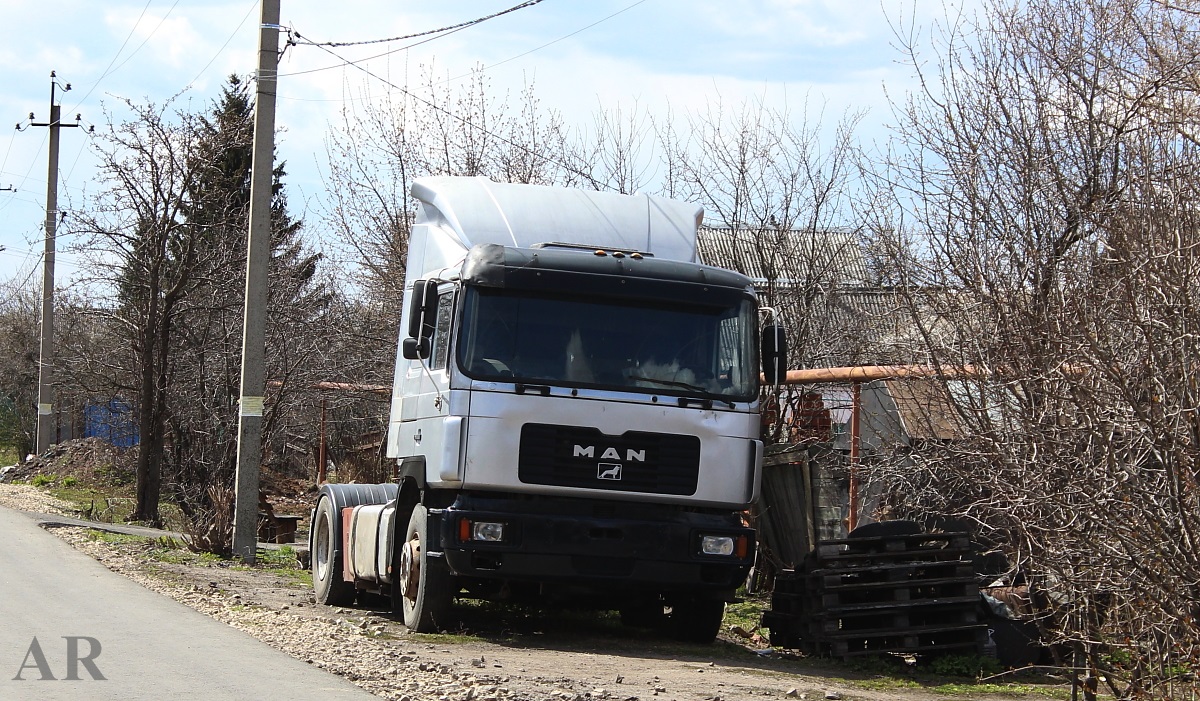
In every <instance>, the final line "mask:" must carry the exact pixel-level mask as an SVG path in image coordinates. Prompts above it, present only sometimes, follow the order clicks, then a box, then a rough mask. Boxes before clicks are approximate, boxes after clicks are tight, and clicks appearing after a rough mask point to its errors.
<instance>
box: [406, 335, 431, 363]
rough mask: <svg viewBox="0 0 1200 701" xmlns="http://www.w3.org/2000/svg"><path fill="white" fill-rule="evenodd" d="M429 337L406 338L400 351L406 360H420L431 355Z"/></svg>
mask: <svg viewBox="0 0 1200 701" xmlns="http://www.w3.org/2000/svg"><path fill="white" fill-rule="evenodd" d="M429 352H430V348H429V339H428V338H406V339H404V342H403V343H401V344H400V353H401V354H402V355H403V356H404V357H405V359H406V360H418V359H421V358H428V357H429Z"/></svg>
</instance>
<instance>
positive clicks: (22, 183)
mask: <svg viewBox="0 0 1200 701" xmlns="http://www.w3.org/2000/svg"><path fill="white" fill-rule="evenodd" d="M49 138H50V136H49V134H43V135H42V143H41V144H39V145H38V149H37V152H36V153H35V154H34V158H33V160H31V161H30V162H29V168H28V169H26V171H25V175H22V176H21V180H20V187H25V183H26V182H27V181H28V180H29V174H30V173H32V172H33V167H34V166H35V165H37V157H38V156H40V155H42V147H43V146H45V145H46V140H47V139H49ZM10 202H12V198H10V199H7V200H5V201H4V202H3V203H0V212H2V211H4V209H5V208H7V207H8V205H9V203H10Z"/></svg>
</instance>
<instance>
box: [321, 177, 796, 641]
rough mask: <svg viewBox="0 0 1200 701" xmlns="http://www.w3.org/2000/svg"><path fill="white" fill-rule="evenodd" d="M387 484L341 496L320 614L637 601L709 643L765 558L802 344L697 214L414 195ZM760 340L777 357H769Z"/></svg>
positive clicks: (579, 194)
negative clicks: (702, 238) (763, 303)
mask: <svg viewBox="0 0 1200 701" xmlns="http://www.w3.org/2000/svg"><path fill="white" fill-rule="evenodd" d="M412 194H413V197H414V198H415V199H416V200H417V201H418V202H419V203H420V210H419V213H418V216H417V219H416V222H415V224H414V225H413V227H412V231H411V236H410V239H409V244H408V245H409V250H408V263H407V271H406V273H407V277H406V281H405V291H404V302H403V312H402V318H401V324H400V328H401V332H400V344H399V349H398V353H397V359H396V374H395V381H394V386H393V390H392V400H391V411H390V418H389V423H388V436H387V456H388V458H390V459H394V460H395V461H396V462H395V465H396V467H395V481H394V482H392V483H388V484H376V485H362V484H326V485H324V486H322V487H321V490H320V494H319V496H318V500H317V504H316V507H315V509H314V510H313V514H312V528H311V530H310V536H309V545H310V548H311V551H310V552H311V559H312V569H313V587H314V589H315V592H316V598H317V600H318V601H320V602H322V603H326V604H332V605H348V604H350V603H352V602H353V600H354V599H355V596H356V595H357V594H359V593H362V592H370V593H374V594H383V595H385V596H388V597H390V598H391V601H392V605H393V608H394V610H395V611H396V612H397V614H401V615H403V619H404V623H405V625H406V626H407V627H408V628H410V629H412V630H414V631H418V632H429V631H434V630H437V629H438V628H439V626H444V625H445V624H446V622H447V620H448V619H447V616H448V615H449V612H450V607H451V605H452V602H453V600H454V599H455V598H456V597H474V598H482V599H508V600H533V601H537V602H541V603H557V604H563V605H579V606H586V607H591V608H597V609H605V610H619V611H620V612H621V614H622V619H623V620H624V621H625V622H627V623H629V624H631V625H649V624H652V623H662V624H665V625H668V626H669V627H670V628H671V629H672V630H673V631H674V633H675V634H676V635H677V636H678V637H680V638H682V639H686V640H692V641H702V642H708V641H711V640H712V639H713V638H714V637H715V635H716V633H717V631H718V629H719V628H720V624H721V618H722V615H723V613H724V606H725V603H726V602H727V601H731V600H733V597H734V594H735V592H736V590H737V587H738V586H739V585H740V584H741V583H742V582H743V580H744V579H745V577H746V575H747V572H748V571H749V569H750V567H751V565H752V563H753V558H754V553H755V534H754V530H753V529H752V528H750V527H748V526H747V523H746V520H745V519H744V517H743V512H744V510H746V509H748V508H749V507H750V505H751V504H752V503H753V502H754V501H755V500H756V499H757V496H758V492H759V481H760V470H761V464H762V450H763V444H762V441H761V440H760V424H759V411H758V409H759V393H760V382H761V380H760V370H761V371H762V372H763V373H764V375H765V376H766V377H767V378H768V380H769V381H777V378H778V377H779V374H780V373H781V372H782V371H783V367H784V365H783V363H784V357H783V356H784V355H785V354H786V350H785V345H786V344H785V343H783V341H782V334H781V333H780V332H779V331H778V328H777V327H776V326H773V325H772V326H767V327H765V328H763V330H762V334H761V336H760V332H759V327H760V323H759V322H760V313H766V312H767V311H768V310H762V309H759V307H758V303H757V298H756V295H755V291H754V288H753V286H752V284H751V280H750V279H748V278H746V277H744V276H742V275H739V274H737V273H734V272H731V271H728V270H723V269H720V268H714V267H709V266H705V265H700V264H698V263H697V251H696V238H697V236H696V234H697V229H698V227H699V225H700V221H701V218H702V216H703V210H702V209H701V208H700V207H699V206H697V205H691V204H685V203H683V202H677V201H673V200H667V199H662V198H658V197H652V196H645V195H636V196H630V195H619V194H613V193H602V192H588V191H581V190H570V189H564V188H553V187H544V186H535V185H517V184H500V183H494V182H492V181H490V180H487V179H484V178H454V177H435V178H423V179H419V180H417V181H415V183H414V184H413V186H412ZM760 341H761V344H760Z"/></svg>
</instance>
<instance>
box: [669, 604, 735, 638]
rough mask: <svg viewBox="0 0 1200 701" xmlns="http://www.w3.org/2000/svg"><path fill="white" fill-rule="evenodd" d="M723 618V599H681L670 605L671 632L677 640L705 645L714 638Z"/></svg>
mask: <svg viewBox="0 0 1200 701" xmlns="http://www.w3.org/2000/svg"><path fill="white" fill-rule="evenodd" d="M724 618H725V602H724V601H714V600H712V599H683V600H680V601H676V602H674V603H673V604H672V606H671V633H672V635H674V636H675V637H676V638H677V639H679V640H683V641H685V642H689V643H700V644H703V645H707V644H709V643H711V642H712V641H713V640H715V639H716V637H717V633H718V632H719V631H720V630H721V621H722V620H724Z"/></svg>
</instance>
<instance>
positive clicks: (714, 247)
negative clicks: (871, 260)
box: [696, 227, 869, 288]
mask: <svg viewBox="0 0 1200 701" xmlns="http://www.w3.org/2000/svg"><path fill="white" fill-rule="evenodd" d="M696 244H697V248H698V253H699V256H700V260H701V261H703V262H705V263H707V264H708V265H715V266H717V267H721V268H729V269H730V270H736V271H737V272H739V273H741V274H743V275H745V276H746V277H748V278H750V279H752V280H754V282H755V284H756V285H764V284H767V283H769V282H773V283H774V284H776V285H780V286H786V287H795V286H800V287H809V286H813V285H816V286H820V287H823V288H828V287H846V286H849V287H863V286H866V285H868V284H869V275H868V271H867V263H866V258H865V256H864V255H863V251H862V247H861V246H860V245H859V242H858V239H857V237H856V236H855V234H854V232H853V231H851V230H849V229H817V230H803V231H797V230H779V229H748V228H738V229H733V228H719V227H701V228H700V231H699V232H698V234H697V241H696Z"/></svg>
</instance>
